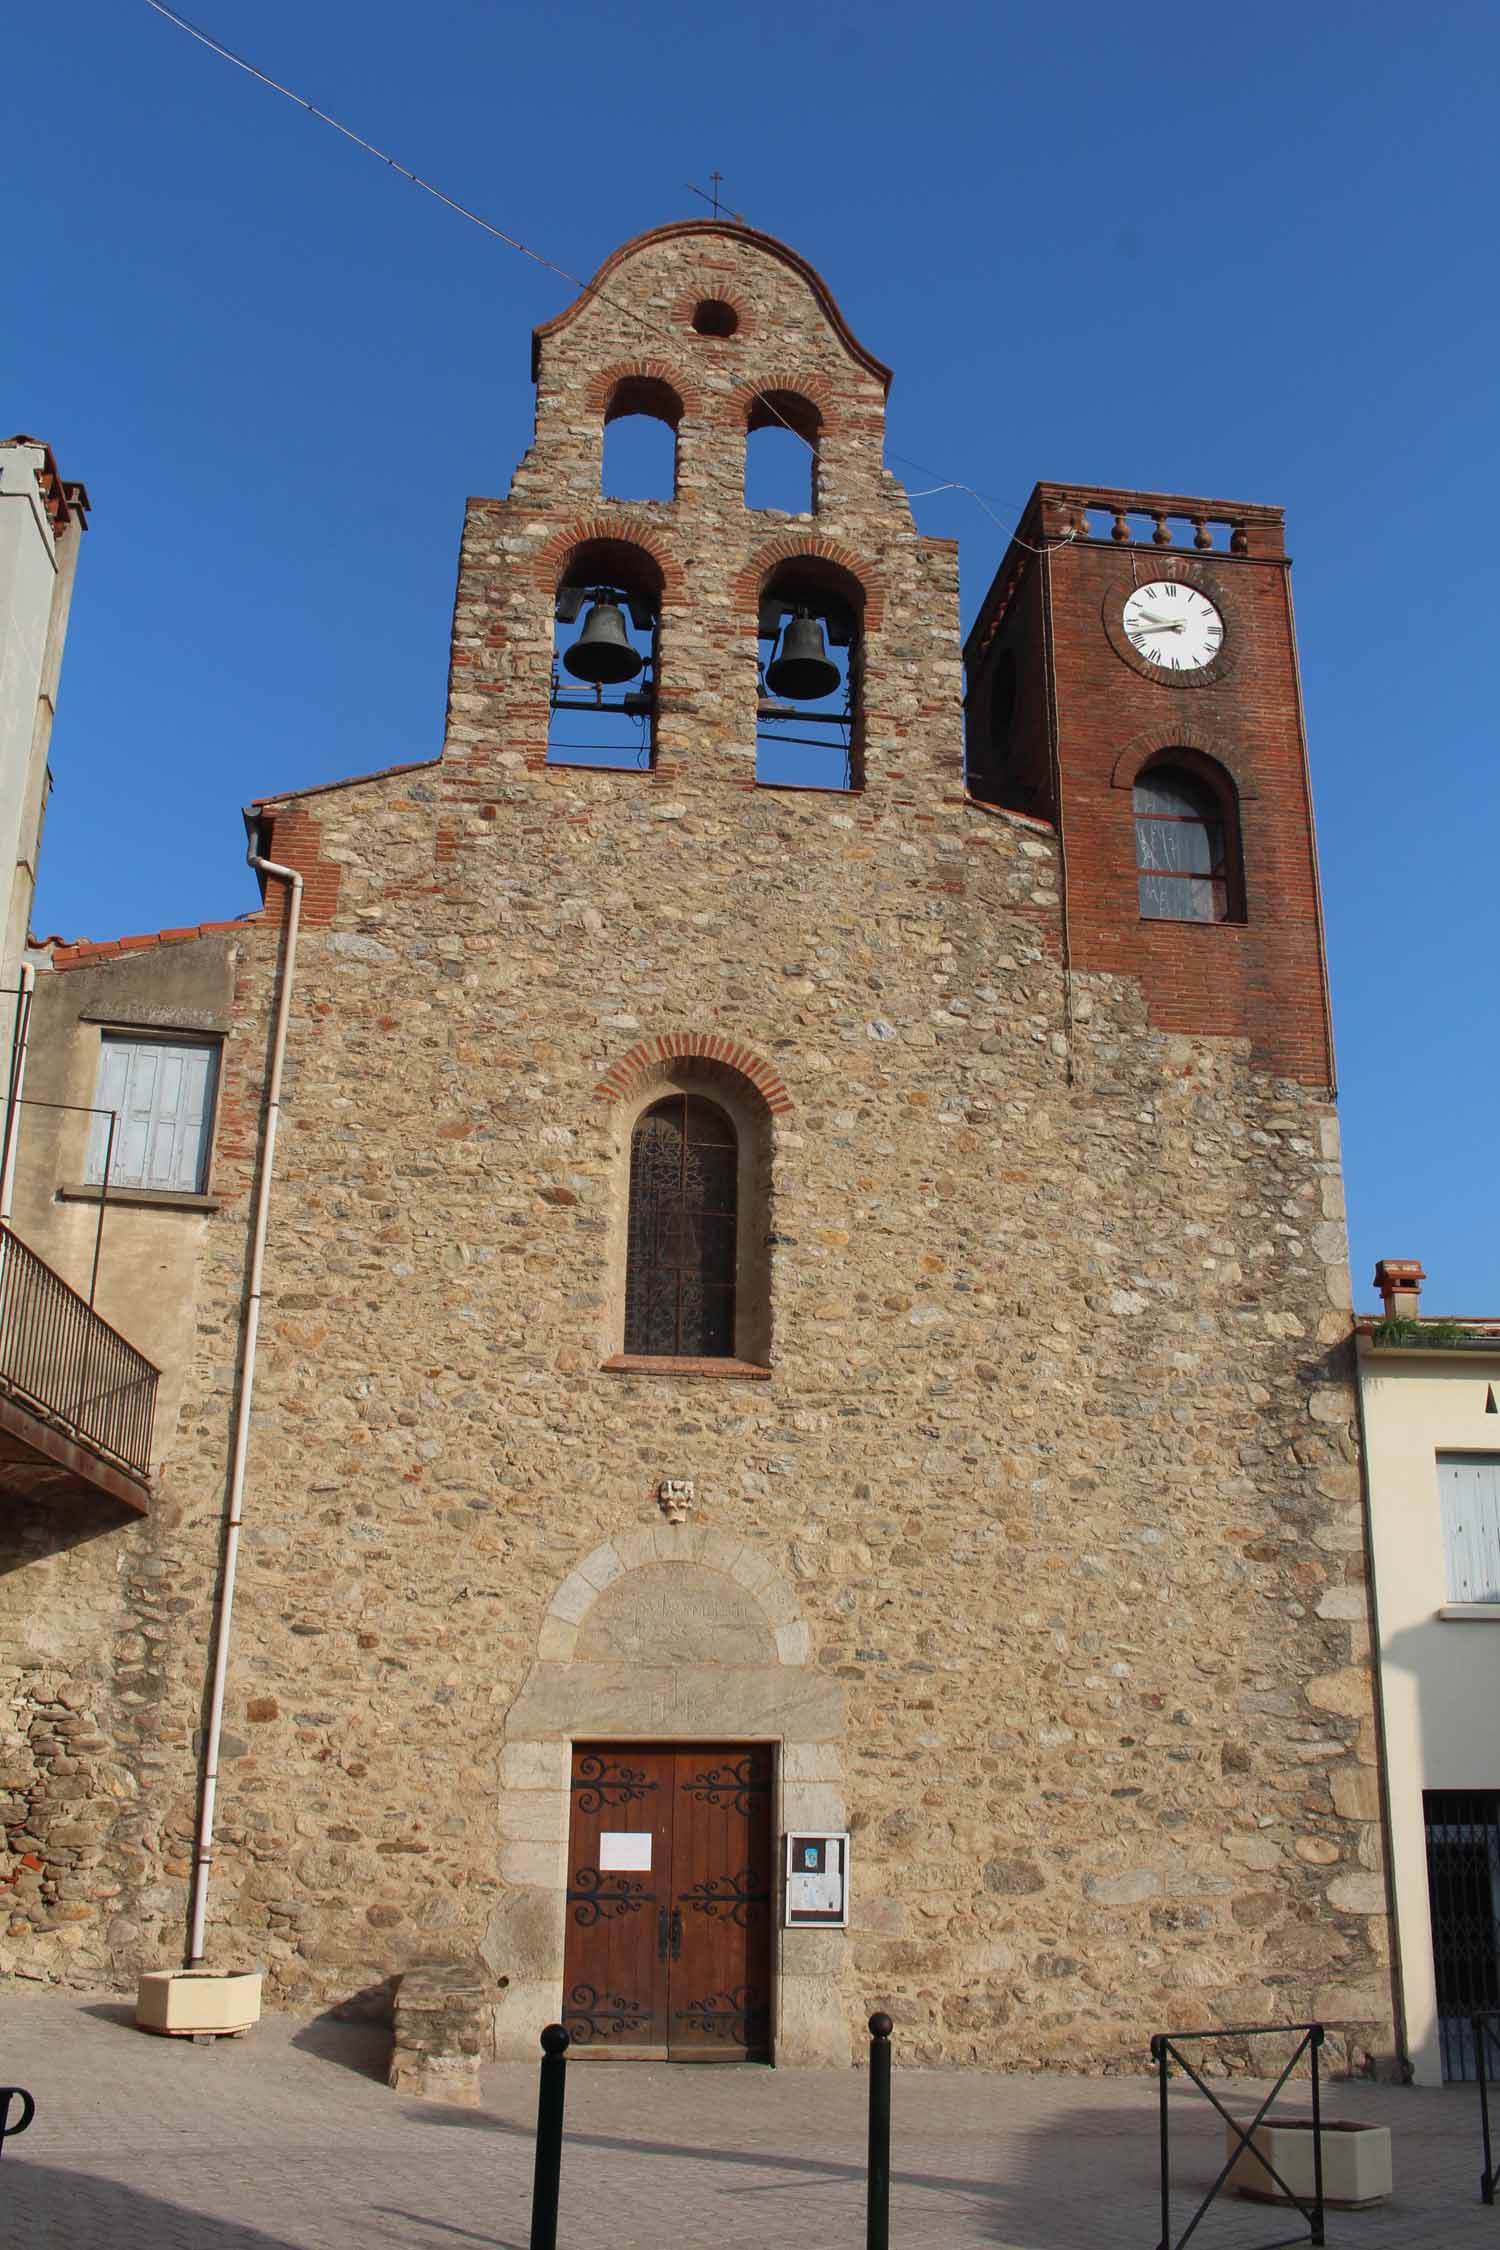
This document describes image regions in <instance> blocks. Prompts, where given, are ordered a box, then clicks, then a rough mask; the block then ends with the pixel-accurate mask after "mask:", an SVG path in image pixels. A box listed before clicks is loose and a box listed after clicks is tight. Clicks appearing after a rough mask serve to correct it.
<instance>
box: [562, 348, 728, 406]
mask: <svg viewBox="0 0 1500 2250" xmlns="http://www.w3.org/2000/svg"><path fill="white" fill-rule="evenodd" d="M622 383H665V384H666V385H667V388H668V389H669V390H671V391H675V392H676V394H677V397H678V399H679V400H680V402H681V405H682V412H683V415H684V417H687V416H690V415H698V414H701V413H702V412H703V393H702V391H700V390H699V389H698V387H697V385H696V384H694V383H690V382H689V381H688V380H687V378H686V377H685V376H684V375H683V373H682V370H681V369H680V368H677V367H673V366H671V365H669V363H668V362H667V361H666V360H664V359H622V360H619V361H617V362H616V364H615V365H614V366H613V367H602V368H600V370H599V372H598V373H597V374H596V375H593V376H591V377H590V378H589V387H588V389H587V390H586V391H585V392H584V400H585V403H586V404H587V406H588V408H589V411H590V413H593V414H603V413H605V412H606V411H607V410H608V407H609V404H610V401H611V399H612V398H613V397H614V394H615V392H616V391H617V390H618V389H619V388H620V386H621V384H622Z"/></svg>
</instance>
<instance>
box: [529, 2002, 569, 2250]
mask: <svg viewBox="0 0 1500 2250" xmlns="http://www.w3.org/2000/svg"><path fill="white" fill-rule="evenodd" d="M569 2044H570V2042H569V2039H568V2035H567V2033H566V2032H565V2031H564V2029H563V2027H562V2025H561V2024H560V2023H549V2024H548V2026H547V2028H546V2030H545V2031H544V2032H543V2033H542V2084H541V2091H540V2093H539V2094H538V2096H537V2105H536V2170H535V2171H534V2173H533V2174H532V2180H531V2250H557V2190H558V2183H559V2180H560V2178H561V2174H562V2129H563V2097H564V2095H565V2094H566V2092H567V2086H568V2047H569Z"/></svg>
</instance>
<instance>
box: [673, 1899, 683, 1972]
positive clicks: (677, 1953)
mask: <svg viewBox="0 0 1500 2250" xmlns="http://www.w3.org/2000/svg"><path fill="white" fill-rule="evenodd" d="M672 1959H673V1960H674V1961H680V1960H681V1959H682V1908H681V1907H680V1906H674V1907H673V1909H672Z"/></svg>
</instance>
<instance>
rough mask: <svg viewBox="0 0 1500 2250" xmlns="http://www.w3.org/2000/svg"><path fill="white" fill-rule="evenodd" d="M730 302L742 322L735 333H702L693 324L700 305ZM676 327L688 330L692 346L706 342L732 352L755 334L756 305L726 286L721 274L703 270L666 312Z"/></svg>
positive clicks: (731, 307) (734, 312)
mask: <svg viewBox="0 0 1500 2250" xmlns="http://www.w3.org/2000/svg"><path fill="white" fill-rule="evenodd" d="M705 303H710V304H715V305H728V307H729V309H730V311H731V312H732V313H733V314H734V317H735V319H736V320H737V321H738V322H739V326H738V328H736V330H735V332H734V334H733V335H732V336H700V335H699V333H698V331H697V329H696V328H694V326H693V315H694V313H695V312H696V311H697V310H698V307H699V306H700V305H701V304H705ZM667 317H668V319H669V320H670V321H671V322H672V324H673V326H674V327H675V328H683V329H686V331H687V334H688V336H689V337H690V338H691V340H692V343H691V348H692V349H693V350H695V351H696V350H697V349H698V348H699V347H700V346H701V345H704V344H707V345H709V346H711V347H713V348H715V349H717V350H719V351H725V350H729V351H732V350H733V349H734V348H735V346H736V345H738V344H743V343H745V342H746V341H747V340H748V339H749V338H750V337H752V336H754V335H755V333H756V319H755V307H754V305H753V304H752V303H751V301H750V299H749V298H748V297H745V296H744V295H742V294H741V292H740V291H739V290H738V289H735V288H732V287H729V286H727V285H726V282H725V277H724V275H723V274H722V273H702V274H699V275H698V276H697V277H696V279H695V280H693V281H690V282H689V283H688V286H687V287H686V289H685V290H684V291H683V292H682V295H681V296H680V297H677V298H674V300H673V303H672V308H671V311H670V312H669V313H668V315H667Z"/></svg>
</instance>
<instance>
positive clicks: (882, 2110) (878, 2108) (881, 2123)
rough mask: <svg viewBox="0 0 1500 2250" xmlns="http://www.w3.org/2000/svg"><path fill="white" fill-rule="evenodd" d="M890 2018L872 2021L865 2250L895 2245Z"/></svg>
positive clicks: (878, 2015) (875, 2017)
mask: <svg viewBox="0 0 1500 2250" xmlns="http://www.w3.org/2000/svg"><path fill="white" fill-rule="evenodd" d="M893 2029H894V2026H893V2025H892V2023H891V2019H890V2017H889V2016H888V2015H885V2014H883V2013H881V2012H880V2011H879V2010H877V2011H876V2013H875V2014H874V2015H873V2016H871V2018H870V2175H869V2186H868V2188H867V2190H866V2201H865V2250H890V2244H891V2032H892V2030H893Z"/></svg>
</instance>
